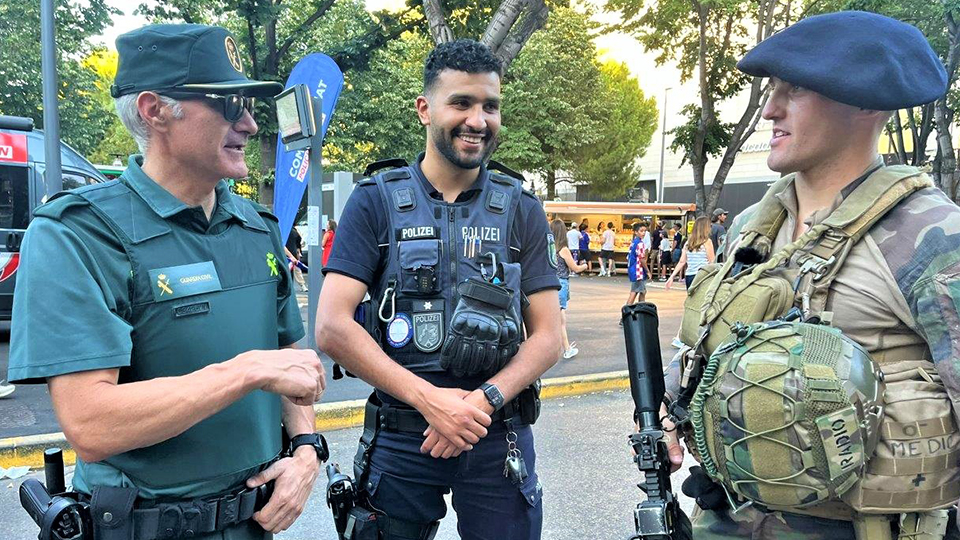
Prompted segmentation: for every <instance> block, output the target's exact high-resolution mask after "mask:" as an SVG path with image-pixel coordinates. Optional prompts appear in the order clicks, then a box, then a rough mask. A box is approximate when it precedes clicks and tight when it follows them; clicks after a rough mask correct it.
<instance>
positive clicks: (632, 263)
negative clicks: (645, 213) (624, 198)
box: [621, 223, 650, 324]
mask: <svg viewBox="0 0 960 540" xmlns="http://www.w3.org/2000/svg"><path fill="white" fill-rule="evenodd" d="M646 233H647V225H646V224H645V223H634V224H633V242H632V243H631V244H630V251H629V252H628V253H627V275H628V276H629V277H630V294H629V295H628V296H627V305H628V306H629V305H631V304H633V303H634V302H643V301H644V300H646V297H647V278H648V277H649V276H650V269H649V268H647V245H646V244H645V243H644V242H643V237H644V235H645V234H646ZM621 324H623V321H621Z"/></svg>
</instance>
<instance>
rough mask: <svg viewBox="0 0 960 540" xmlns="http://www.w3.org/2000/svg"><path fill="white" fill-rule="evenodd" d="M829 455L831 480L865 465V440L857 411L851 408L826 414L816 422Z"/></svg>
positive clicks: (824, 447)
mask: <svg viewBox="0 0 960 540" xmlns="http://www.w3.org/2000/svg"><path fill="white" fill-rule="evenodd" d="M816 422H817V429H818V430H819V431H820V440H822V441H823V450H824V452H825V453H826V455H827V466H828V468H829V471H830V479H831V480H836V479H837V478H839V477H840V476H842V475H844V474H846V473H848V472H851V471H856V470H858V469H859V468H860V467H861V466H862V465H863V463H864V456H863V440H862V439H861V438H860V426H859V422H858V421H857V411H856V410H855V409H854V408H853V407H852V406H851V407H846V408H844V409H840V410H839V411H835V412H832V413H830V414H825V415H823V416H821V417H819V418H817V420H816Z"/></svg>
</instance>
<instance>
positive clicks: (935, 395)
mask: <svg viewBox="0 0 960 540" xmlns="http://www.w3.org/2000/svg"><path fill="white" fill-rule="evenodd" d="M791 180H792V178H791V177H789V176H788V177H784V178H782V179H781V180H779V181H778V182H777V183H775V184H774V185H773V186H772V187H771V188H770V189H769V190H768V191H767V194H766V195H765V196H764V198H763V199H762V200H761V202H760V205H759V208H758V210H757V212H756V214H755V215H754V216H753V218H752V219H751V221H750V222H748V223H747V225H746V226H745V227H744V229H743V230H742V232H741V236H740V243H739V245H740V246H741V247H744V246H751V247H753V248H755V249H757V250H758V251H759V252H760V253H761V254H762V255H763V256H764V257H765V261H764V262H762V263H760V264H757V265H755V266H753V267H747V268H746V269H743V270H741V271H740V272H739V273H737V274H736V275H733V274H734V272H733V269H734V267H735V266H736V264H735V257H733V256H731V257H729V259H728V260H727V262H726V263H724V264H723V265H710V266H709V267H706V268H704V269H703V270H701V271H700V273H699V274H698V275H697V277H696V279H695V280H694V282H693V283H692V284H691V287H690V289H689V290H688V297H687V299H686V301H685V303H684V316H683V323H682V328H681V340H682V341H683V342H684V343H685V344H686V345H687V348H686V349H685V350H684V354H683V357H684V359H683V361H682V364H683V371H684V375H683V376H682V379H681V384H682V385H685V384H686V383H687V382H688V378H687V375H688V374H691V373H696V372H697V370H698V369H702V367H701V366H703V365H704V364H705V362H704V359H706V358H709V357H710V355H711V354H713V353H714V351H716V350H717V348H718V347H719V346H720V345H721V343H723V342H724V340H726V339H727V338H728V336H730V335H731V329H732V328H733V327H735V326H736V325H737V323H741V324H745V325H750V324H753V323H758V322H763V321H769V320H773V319H776V318H779V317H782V316H783V315H785V314H786V313H787V311H789V310H790V309H791V308H793V307H795V306H796V307H799V308H800V309H801V310H802V311H803V312H804V315H805V316H809V315H818V316H821V317H822V318H823V319H824V320H825V321H828V320H829V316H830V314H829V313H826V312H825V306H826V305H827V299H828V295H829V294H830V285H831V283H832V282H833V279H834V278H835V277H836V275H837V273H838V272H839V270H840V268H841V267H842V266H843V263H844V260H845V259H846V257H847V255H848V254H849V253H850V250H851V249H852V248H853V246H854V245H855V244H856V243H857V242H858V241H859V240H860V239H861V238H862V237H863V236H864V235H865V234H866V233H867V232H868V231H869V230H870V228H871V227H872V226H873V225H874V224H875V223H876V222H877V221H879V220H880V218H882V217H883V216H884V215H885V214H886V213H887V212H889V211H890V210H892V209H893V208H894V207H896V206H897V205H898V204H899V203H900V202H902V201H903V200H905V199H906V198H907V197H909V196H910V195H911V194H912V193H914V192H916V191H919V190H921V189H924V188H927V187H931V186H932V182H931V181H930V179H929V177H927V175H925V174H923V172H922V171H920V170H919V169H916V168H913V167H906V166H894V167H884V168H881V169H879V170H878V171H877V172H875V173H873V174H872V175H870V177H869V178H867V179H866V180H865V181H864V182H863V183H861V184H860V185H859V186H857V187H856V188H855V189H854V190H853V191H852V193H850V195H849V196H847V197H846V198H845V199H844V200H843V202H842V203H841V204H840V206H839V207H837V208H836V209H835V210H834V211H833V212H832V213H831V214H830V215H829V216H828V217H827V218H826V219H825V220H824V221H823V222H822V223H819V224H817V225H815V226H813V227H811V228H810V230H809V231H807V232H806V233H804V234H803V235H801V236H800V238H798V239H797V240H796V241H795V242H793V243H791V244H788V245H787V246H785V247H783V248H782V249H780V250H778V251H776V252H773V253H771V252H772V246H773V243H774V241H775V239H776V237H777V234H778V232H779V230H780V227H781V226H782V225H783V223H784V221H785V218H786V210H784V209H783V207H782V206H781V205H780V204H779V202H778V201H777V199H776V197H775V195H776V194H777V193H779V192H780V191H782V190H783V189H785V188H786V187H787V186H788V185H789V182H790V181H791ZM840 326H842V324H840ZM871 356H872V357H873V359H874V361H875V362H876V363H877V364H878V366H879V368H880V370H881V371H882V372H883V375H884V381H885V385H886V390H885V392H884V418H883V420H882V421H881V423H880V426H879V431H880V433H879V443H878V445H877V449H876V453H875V455H874V456H872V457H871V458H870V460H869V462H868V463H867V465H866V469H865V471H864V472H863V475H862V478H861V480H860V481H859V482H858V483H857V484H856V485H854V486H853V487H852V488H851V489H849V491H847V492H846V493H844V495H843V497H842V499H843V500H842V502H841V501H834V502H833V503H827V504H825V505H824V506H822V507H813V508H811V509H810V510H809V511H805V512H802V513H809V514H813V515H819V516H821V517H829V518H849V517H850V516H851V515H852V514H851V511H856V512H861V513H873V514H890V513H900V512H907V511H923V510H929V509H933V508H945V507H947V506H950V505H952V504H955V502H956V499H957V497H958V496H960V465H958V455H960V452H953V453H950V454H947V455H939V454H938V455H936V456H934V455H930V456H929V457H928V456H926V454H924V452H919V451H918V455H917V457H913V456H910V455H907V456H906V457H905V456H904V452H903V450H902V448H903V447H905V446H908V445H909V446H910V447H911V448H912V447H914V446H915V447H917V448H919V449H926V448H928V447H931V448H932V447H935V446H937V445H939V444H942V443H941V441H943V440H953V439H954V438H955V437H958V436H960V430H958V427H957V425H956V421H955V420H954V418H953V414H952V409H951V406H950V400H949V397H948V395H947V393H946V390H945V388H944V386H943V383H942V381H941V379H940V376H939V374H938V373H937V371H936V367H935V366H934V365H933V364H932V363H931V362H930V361H929V351H928V350H927V349H926V347H913V348H910V349H909V350H908V349H897V350H885V349H882V348H881V349H880V350H876V351H872V352H871ZM708 435H709V434H708ZM918 475H922V476H923V477H924V478H926V479H927V482H926V485H929V486H933V487H928V488H925V489H923V490H920V489H918V488H917V487H916V484H915V482H914V480H915V478H916V477H918ZM791 511H797V510H795V509H792V510H791Z"/></svg>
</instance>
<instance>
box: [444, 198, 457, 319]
mask: <svg viewBox="0 0 960 540" xmlns="http://www.w3.org/2000/svg"><path fill="white" fill-rule="evenodd" d="M447 211H448V213H449V215H450V221H449V233H448V234H449V236H450V277H451V278H452V279H453V284H452V285H453V294H454V302H456V294H457V284H459V283H460V276H459V272H458V271H457V235H456V230H457V226H456V221H455V219H456V213H457V209H456V207H453V206H450V207H448V208H447Z"/></svg>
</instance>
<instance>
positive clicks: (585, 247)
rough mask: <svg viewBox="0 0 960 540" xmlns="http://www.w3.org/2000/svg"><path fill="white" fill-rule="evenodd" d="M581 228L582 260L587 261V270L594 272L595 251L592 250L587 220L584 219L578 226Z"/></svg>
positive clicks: (580, 251)
mask: <svg viewBox="0 0 960 540" xmlns="http://www.w3.org/2000/svg"><path fill="white" fill-rule="evenodd" d="M578 229H579V230H580V242H579V244H580V249H579V255H580V262H585V263H587V272H588V273H589V272H593V253H591V252H590V233H589V232H588V231H587V221H586V220H584V221H583V222H581V223H580V226H579V227H578Z"/></svg>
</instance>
